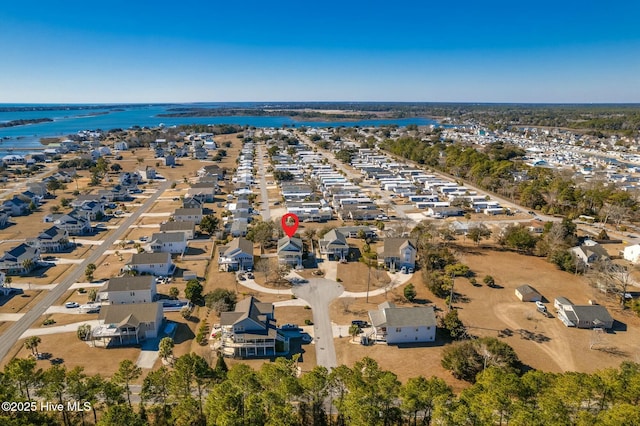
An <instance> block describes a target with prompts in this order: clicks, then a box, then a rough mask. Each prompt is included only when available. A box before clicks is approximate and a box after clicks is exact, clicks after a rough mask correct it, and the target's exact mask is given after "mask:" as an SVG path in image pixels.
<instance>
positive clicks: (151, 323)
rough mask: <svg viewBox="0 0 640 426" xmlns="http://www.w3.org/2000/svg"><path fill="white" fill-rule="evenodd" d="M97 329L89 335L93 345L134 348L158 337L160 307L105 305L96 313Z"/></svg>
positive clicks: (161, 317)
mask: <svg viewBox="0 0 640 426" xmlns="http://www.w3.org/2000/svg"><path fill="white" fill-rule="evenodd" d="M98 321H99V323H100V325H98V326H97V327H95V328H94V329H93V331H92V333H91V338H92V340H93V341H94V343H97V342H101V343H102V346H104V347H110V346H120V345H136V344H139V343H140V342H141V341H143V340H145V339H153V338H156V337H158V333H159V331H160V329H161V328H162V322H163V311H162V303H160V302H151V303H136V304H123V305H106V306H105V307H104V308H103V309H101V310H100V315H99V317H98Z"/></svg>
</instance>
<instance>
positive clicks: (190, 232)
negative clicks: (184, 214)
mask: <svg viewBox="0 0 640 426" xmlns="http://www.w3.org/2000/svg"><path fill="white" fill-rule="evenodd" d="M195 230H196V224H195V223H193V222H191V221H189V222H179V221H169V222H165V223H163V224H161V225H160V232H184V234H185V235H186V237H187V240H193V236H194V234H195Z"/></svg>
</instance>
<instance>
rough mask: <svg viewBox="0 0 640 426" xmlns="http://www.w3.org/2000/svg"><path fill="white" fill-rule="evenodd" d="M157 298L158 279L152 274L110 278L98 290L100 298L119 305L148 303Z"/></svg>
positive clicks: (102, 300)
mask: <svg viewBox="0 0 640 426" xmlns="http://www.w3.org/2000/svg"><path fill="white" fill-rule="evenodd" d="M155 299H156V281H155V279H154V278H153V276H152V275H139V276H128V275H125V276H123V277H113V278H110V279H109V281H107V282H106V283H105V284H104V285H103V286H102V287H101V288H100V290H99V291H98V300H100V301H101V302H103V303H105V302H106V303H109V304H112V305H118V304H123V303H148V302H153V301H155Z"/></svg>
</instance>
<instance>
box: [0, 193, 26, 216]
mask: <svg viewBox="0 0 640 426" xmlns="http://www.w3.org/2000/svg"><path fill="white" fill-rule="evenodd" d="M29 204H30V203H27V202H25V201H24V200H22V199H21V198H19V197H17V196H15V195H14V196H13V198H11V199H9V200H5V201H4V202H3V203H2V210H4V211H5V212H7V213H8V214H9V215H10V216H24V215H28V214H29V213H31V210H29Z"/></svg>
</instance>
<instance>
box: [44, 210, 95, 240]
mask: <svg viewBox="0 0 640 426" xmlns="http://www.w3.org/2000/svg"><path fill="white" fill-rule="evenodd" d="M44 221H45V222H47V223H53V224H54V225H55V226H57V227H58V228H60V229H63V230H65V231H66V232H67V233H68V234H69V235H87V234H90V233H91V221H90V220H89V218H88V217H87V214H86V213H85V212H81V211H79V210H72V211H71V212H69V213H66V214H51V215H47V216H45V218H44Z"/></svg>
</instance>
